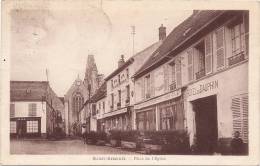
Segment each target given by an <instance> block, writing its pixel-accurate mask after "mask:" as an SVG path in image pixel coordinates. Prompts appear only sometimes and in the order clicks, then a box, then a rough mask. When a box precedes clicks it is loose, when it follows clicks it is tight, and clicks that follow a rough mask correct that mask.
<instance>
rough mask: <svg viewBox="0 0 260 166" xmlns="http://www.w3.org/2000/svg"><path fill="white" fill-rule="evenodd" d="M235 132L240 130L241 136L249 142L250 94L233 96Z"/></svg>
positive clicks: (232, 106)
mask: <svg viewBox="0 0 260 166" xmlns="http://www.w3.org/2000/svg"><path fill="white" fill-rule="evenodd" d="M231 110H232V117H233V134H234V133H235V132H236V131H239V133H240V136H241V138H242V139H243V141H244V142H245V143H248V94H244V95H239V96H234V97H232V103H231Z"/></svg>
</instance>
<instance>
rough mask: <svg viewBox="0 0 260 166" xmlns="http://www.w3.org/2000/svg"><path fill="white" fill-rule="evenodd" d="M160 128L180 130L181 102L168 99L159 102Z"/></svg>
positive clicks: (181, 126)
mask: <svg viewBox="0 0 260 166" xmlns="http://www.w3.org/2000/svg"><path fill="white" fill-rule="evenodd" d="M159 111H160V130H181V129H183V128H184V114H183V108H182V102H181V101H178V102H174V101H168V102H165V103H162V104H160V106H159Z"/></svg>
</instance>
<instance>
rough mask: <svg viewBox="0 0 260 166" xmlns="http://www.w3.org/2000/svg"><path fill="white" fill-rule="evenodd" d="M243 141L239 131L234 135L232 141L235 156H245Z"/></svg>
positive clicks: (232, 151)
mask: <svg viewBox="0 0 260 166" xmlns="http://www.w3.org/2000/svg"><path fill="white" fill-rule="evenodd" d="M243 145H244V143H243V140H242V139H241V138H240V133H239V131H236V132H235V133H234V138H233V139H232V140H231V153H232V154H233V155H242V154H243Z"/></svg>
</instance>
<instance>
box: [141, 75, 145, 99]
mask: <svg viewBox="0 0 260 166" xmlns="http://www.w3.org/2000/svg"><path fill="white" fill-rule="evenodd" d="M141 95H142V99H145V77H143V78H141Z"/></svg>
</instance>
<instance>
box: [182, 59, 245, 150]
mask: <svg viewBox="0 0 260 166" xmlns="http://www.w3.org/2000/svg"><path fill="white" fill-rule="evenodd" d="M247 72H248V70H247V63H244V64H242V65H240V66H237V67H234V68H231V69H229V70H226V71H223V72H219V73H217V74H215V75H212V76H210V77H208V78H205V79H203V80H201V81H198V82H196V83H193V84H190V85H188V87H187V90H186V92H185V103H187V127H188V132H189V133H190V143H191V145H196V147H197V150H198V152H199V153H201V154H213V153H215V152H221V153H222V152H223V153H226V152H228V151H230V148H231V147H230V142H231V139H232V138H233V134H234V132H236V131H238V132H239V133H240V136H241V138H242V139H243V142H244V143H245V146H247V143H248V82H247V81H248V73H247ZM237 73H239V74H237Z"/></svg>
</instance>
